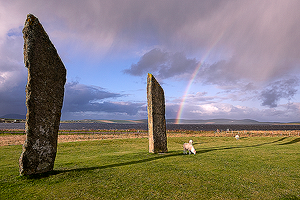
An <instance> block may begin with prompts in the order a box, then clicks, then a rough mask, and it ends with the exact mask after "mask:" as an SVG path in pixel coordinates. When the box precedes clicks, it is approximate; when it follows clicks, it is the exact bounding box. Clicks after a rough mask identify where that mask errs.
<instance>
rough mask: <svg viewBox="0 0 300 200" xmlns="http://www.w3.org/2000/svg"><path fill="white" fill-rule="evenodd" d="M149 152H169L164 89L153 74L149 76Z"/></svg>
mask: <svg viewBox="0 0 300 200" xmlns="http://www.w3.org/2000/svg"><path fill="white" fill-rule="evenodd" d="M147 100H148V133H149V152H150V153H160V152H162V153H163V152H168V148H167V133H166V119H165V96H164V90H163V89H162V87H161V86H160V85H159V83H158V82H157V81H156V79H155V78H154V76H153V75H152V74H148V77H147Z"/></svg>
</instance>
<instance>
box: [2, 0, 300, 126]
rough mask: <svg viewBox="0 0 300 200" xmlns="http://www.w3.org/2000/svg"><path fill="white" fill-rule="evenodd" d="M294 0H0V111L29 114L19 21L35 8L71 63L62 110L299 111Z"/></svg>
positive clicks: (258, 116) (138, 115)
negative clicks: (155, 88) (153, 82)
mask: <svg viewBox="0 0 300 200" xmlns="http://www.w3.org/2000/svg"><path fill="white" fill-rule="evenodd" d="M299 7H300V1H298V0H286V1H282V0H279V1H276V0H251V1H248V0H209V1H207V0H188V1H181V0H145V1H142V0H109V1H107V0H85V1H80V0H51V1H49V0H39V1H35V0H26V1H23V0H11V1H6V0H0V21H1V23H0V116H3V115H6V114H22V115H25V114H26V112H27V111H26V105H25V100H26V94H25V87H26V83H27V73H28V72H27V68H25V65H24V61H23V34H22V29H23V26H24V23H25V19H26V16H27V14H29V13H31V14H34V15H35V16H36V17H37V18H38V19H39V21H40V23H41V24H42V25H43V27H44V29H45V31H46V32H47V34H48V35H49V37H50V40H51V41H52V43H53V44H54V46H55V47H56V49H57V51H58V54H59V55H60V57H61V59H62V61H63V63H64V65H65V67H66V69H67V82H66V85H65V96H64V105H63V109H62V120H80V119H109V120H113V119H119V120H137V119H146V118H147V74H148V73H151V74H153V75H154V77H155V78H156V79H157V81H158V82H159V83H160V85H161V86H162V88H163V89H164V92H165V100H166V118H167V119H177V122H178V123H180V119H193V120H195V119H216V118H227V119H253V120H257V121H262V122H297V121H300V101H299V100H300V98H299V97H300V90H299V89H300V85H299V83H300V82H299V80H300V76H299V72H300V54H299V52H300V12H299Z"/></svg>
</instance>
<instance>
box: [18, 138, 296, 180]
mask: <svg viewBox="0 0 300 200" xmlns="http://www.w3.org/2000/svg"><path fill="white" fill-rule="evenodd" d="M285 139H286V137H284V138H281V139H279V140H275V141H273V142H266V143H262V144H256V145H248V146H236V147H224V148H210V149H204V150H198V151H197V154H202V153H207V152H210V151H217V150H227V149H240V148H250V147H258V146H263V145H267V144H273V143H277V142H281V141H283V140H285ZM299 141H300V138H297V139H295V140H292V141H290V142H287V143H283V144H279V145H285V144H293V143H296V142H299ZM195 144H196V143H195ZM175 156H186V155H184V154H183V153H182V151H170V152H168V153H161V154H155V157H151V158H147V159H141V160H134V161H128V162H121V163H115V164H110V165H104V166H95V167H85V168H75V169H66V170H53V171H51V172H46V173H43V174H35V175H28V176H22V177H21V178H24V179H41V178H45V177H49V176H52V175H57V174H61V173H66V172H81V171H89V170H95V169H106V168H112V167H121V166H126V165H134V164H139V163H145V162H150V161H154V160H159V159H163V158H168V157H175Z"/></svg>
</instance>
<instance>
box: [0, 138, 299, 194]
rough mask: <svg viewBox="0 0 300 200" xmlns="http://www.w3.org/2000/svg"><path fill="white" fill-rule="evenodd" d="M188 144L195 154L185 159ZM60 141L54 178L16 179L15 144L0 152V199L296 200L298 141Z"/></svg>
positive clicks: (16, 158) (268, 139)
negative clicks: (164, 146)
mask: <svg viewBox="0 0 300 200" xmlns="http://www.w3.org/2000/svg"><path fill="white" fill-rule="evenodd" d="M189 139H193V140H194V147H195V149H196V150H197V154H196V155H183V153H182V144H183V143H184V142H187V141H188V140H189ZM168 149H169V153H166V154H150V153H148V139H146V138H140V139H118V140H101V141H88V142H71V143H61V144H59V146H58V153H57V157H56V162H55V168H54V171H53V172H52V173H48V174H43V175H37V176H29V177H20V176H19V173H18V170H19V168H18V159H19V156H20V153H21V150H22V147H21V146H20V145H18V146H3V147H0V154H1V157H0V181H1V182H0V199H299V198H300V167H299V164H300V154H299V153H300V138H299V137H287V138H285V137H254V138H250V137H249V138H241V139H240V140H235V139H234V138H232V137H230V138H229V137H177V138H169V139H168Z"/></svg>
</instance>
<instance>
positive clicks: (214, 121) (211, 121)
mask: <svg viewBox="0 0 300 200" xmlns="http://www.w3.org/2000/svg"><path fill="white" fill-rule="evenodd" d="M175 122H176V119H168V120H167V123H170V124H174V123H175ZM262 123H264V124H265V123H272V122H259V121H256V120H252V119H241V120H235V119H208V120H186V119H182V120H180V124H262Z"/></svg>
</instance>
